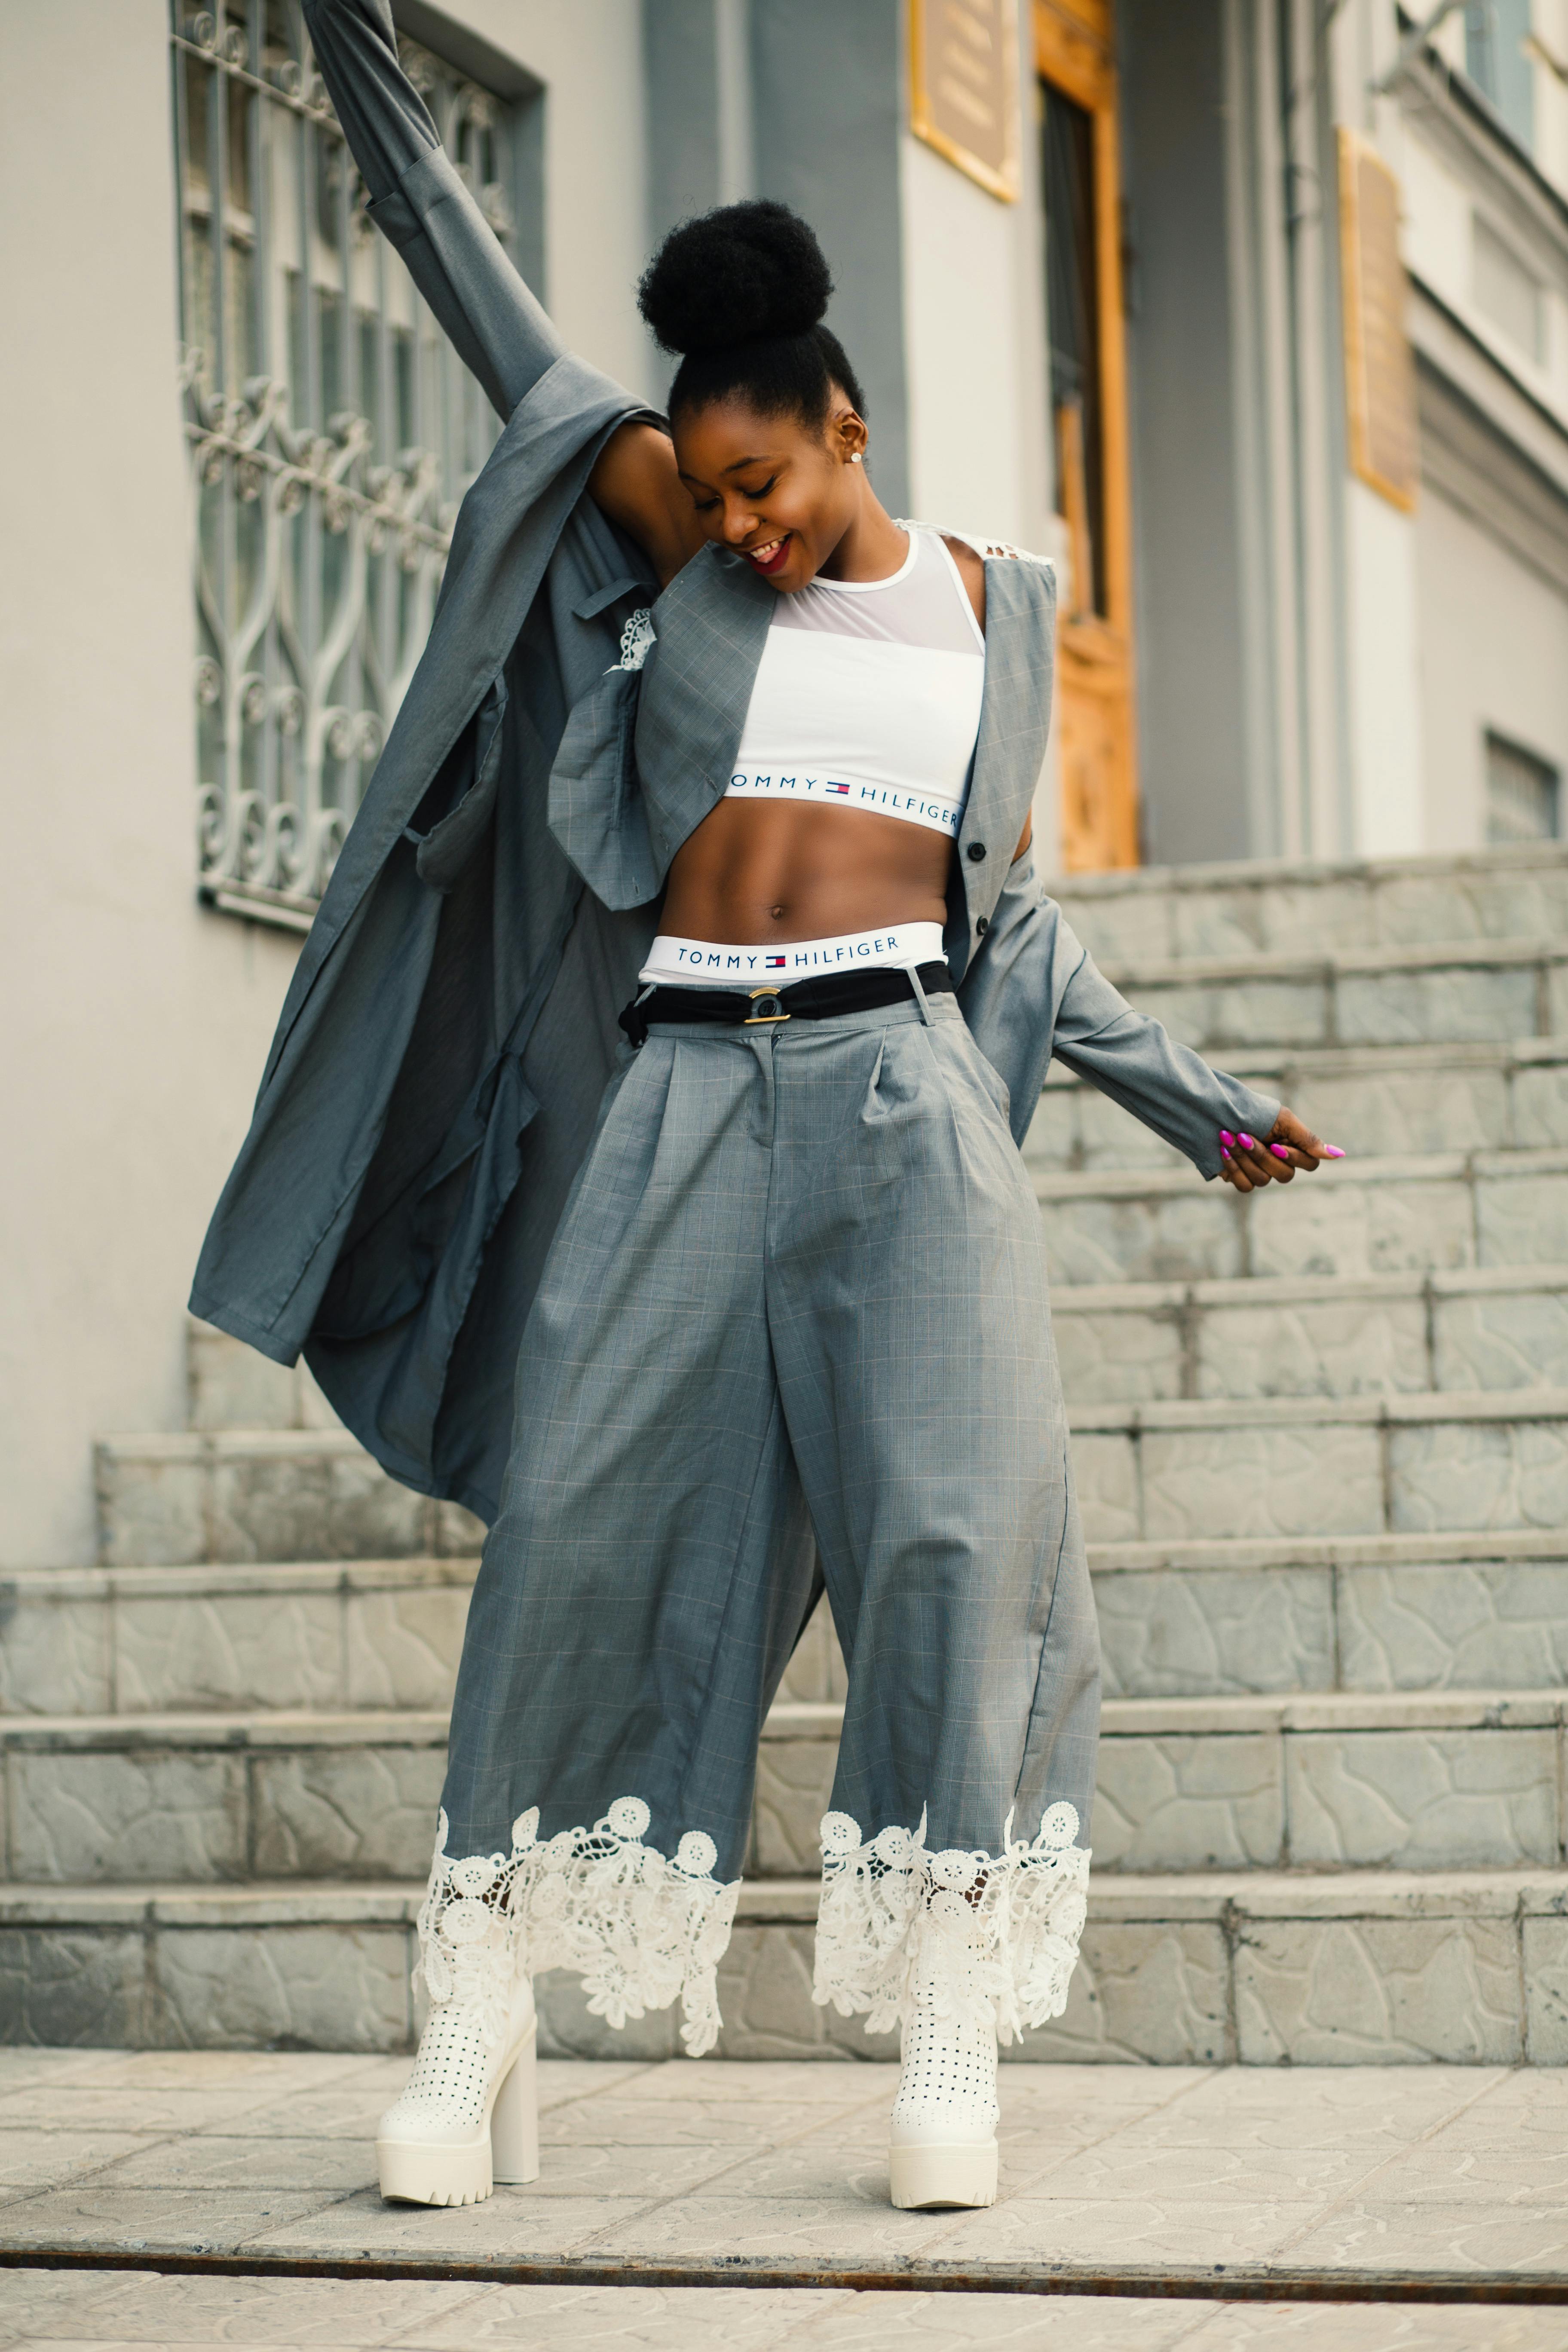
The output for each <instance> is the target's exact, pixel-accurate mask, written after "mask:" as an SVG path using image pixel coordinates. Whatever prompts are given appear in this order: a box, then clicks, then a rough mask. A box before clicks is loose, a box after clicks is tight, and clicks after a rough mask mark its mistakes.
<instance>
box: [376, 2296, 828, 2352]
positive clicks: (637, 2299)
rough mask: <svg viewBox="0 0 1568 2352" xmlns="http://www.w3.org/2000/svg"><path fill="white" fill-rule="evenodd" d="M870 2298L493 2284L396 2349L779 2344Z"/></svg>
mask: <svg viewBox="0 0 1568 2352" xmlns="http://www.w3.org/2000/svg"><path fill="white" fill-rule="evenodd" d="M861 2300H863V2298H862V2297H858V2296H856V2295H854V2294H850V2293H849V2292H848V2291H847V2290H846V2289H843V2288H814V2287H723V2286H718V2287H710V2286H694V2287H668V2286H666V2287H654V2286H612V2287H601V2286H494V2287H488V2288H486V2289H485V2290H484V2291H483V2292H482V2293H481V2294H479V2295H477V2296H476V2297H475V2299H474V2301H473V2302H471V2303H468V2304H465V2305H463V2307H462V2308H461V2309H460V2310H458V2311H454V2312H451V2313H449V2314H447V2315H446V2316H445V2317H444V2318H442V2319H439V2320H437V2321H435V2322H434V2323H426V2322H424V2321H420V2322H418V2323H416V2325H415V2326H412V2327H411V2328H409V2329H408V2330H407V2332H406V2333H405V2334H404V2335H402V2336H395V2337H394V2338H393V2342H394V2343H395V2345H396V2346H397V2347H398V2352H414V2347H420V2352H424V2347H430V2352H446V2347H449V2346H450V2347H464V2352H466V2347H468V2346H470V2345H476V2344H509V2345H523V2346H526V2347H528V2352H590V2347H594V2346H595V2345H606V2346H608V2345H615V2346H620V2347H628V2352H629V2347H637V2352H703V2347H717V2352H772V2347H773V2346H775V2345H779V2344H783V2343H784V2341H785V2339H786V2338H788V2340H789V2341H790V2343H791V2345H792V2346H793V2345H794V2344H795V2342H796V2341H797V2340H798V2338H799V2336H800V2334H801V2332H802V2331H803V2330H805V2329H806V2328H808V2327H809V2326H810V2324H811V2323H812V2321H813V2320H816V2319H818V2318H821V2317H822V2316H824V2315H826V2314H829V2313H832V2312H835V2311H837V2310H838V2309H840V2308H841V2307H842V2306H843V2305H846V2304H848V2303H854V2302H858V2301H861Z"/></svg>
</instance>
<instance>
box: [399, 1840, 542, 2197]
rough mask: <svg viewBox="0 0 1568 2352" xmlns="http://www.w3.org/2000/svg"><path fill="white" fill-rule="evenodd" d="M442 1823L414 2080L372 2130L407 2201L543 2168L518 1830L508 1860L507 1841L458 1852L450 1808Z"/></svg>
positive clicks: (423, 1925) (422, 1949)
mask: <svg viewBox="0 0 1568 2352" xmlns="http://www.w3.org/2000/svg"><path fill="white" fill-rule="evenodd" d="M530 1826H531V1825H530ZM440 1832H441V1834H440V1842H439V1843H438V1844H437V1849H436V1861H435V1864H434V1866H433V1868H432V1870H431V1873H430V1885H429V1891H428V1892H427V1894H426V1897H425V1901H424V1903H423V1904H422V1905H421V1906H420V1911H419V1923H418V1929H419V1965H418V1967H417V1969H416V1970H415V1974H414V1983H415V1989H416V1990H418V1988H419V1986H420V1984H421V1983H423V1985H424V1987H425V1990H426V1992H427V1993H428V1994H429V1996H430V2014H429V2017H428V2018H427V2020H426V2025H425V2031H424V2032H423V2033H422V2034H421V2035H420V2037H419V2053H418V2055H417V2057H416V2059H415V2061H414V2072H413V2073H412V2074H410V2076H409V2078H408V2086H407V2088H406V2089H405V2092H404V2094H403V2096H402V2097H401V2098H400V2099H396V2100H395V2101H394V2103H393V2105H391V2106H390V2107H388V2109H387V2111H386V2113H385V2114H384V2116H383V2117H382V2119H381V2122H380V2124H379V2126H377V2129H376V2135H375V2161H376V2168H377V2170H378V2172H379V2174H380V2177H381V2193H382V2195H383V2196H384V2197H385V2198H388V2199H391V2200H395V2201H396V2202H397V2203H399V2204H403V2205H477V2204H478V2203H479V2200H480V2199H481V2198H485V2197H488V2196H489V2194H490V2191H491V2190H492V2189H493V2188H494V2187H495V2183H496V2179H497V2177H498V2175H499V2177H500V2179H502V2180H535V2179H538V2177H539V2126H538V2123H537V2120H536V2117H535V2112H534V2069H533V2049H534V2041H535V2038H536V2035H537V2033H538V2019H537V2018H536V2016H535V2014H534V2007H533V1982H532V1979H531V1977H530V1975H529V1974H528V1972H527V1970H526V1969H525V1968H524V1967H523V1966H522V1958H523V1950H522V1943H521V1936H520V1933H519V1929H518V1925H517V1920H516V1917H515V1916H514V1912H513V1907H512V1896H513V1885H512V1882H513V1879H514V1878H515V1875H516V1868H515V1865H516V1862H517V1859H518V1849H517V1837H516V1831H515V1830H514V1833H513V1855H512V1863H511V1865H510V1866H509V1864H508V1862H507V1858H506V1857H505V1856H504V1855H503V1854H499V1853H497V1854H489V1855H485V1854H471V1855H468V1856H466V1857H465V1858H464V1859H463V1860H461V1861H459V1862H452V1861H451V1860H449V1859H448V1857H447V1816H446V1814H445V1813H442V1815H441V1816H440ZM498 2144H499V2152H500V2161H499V2162H498V2161H497V2151H498Z"/></svg>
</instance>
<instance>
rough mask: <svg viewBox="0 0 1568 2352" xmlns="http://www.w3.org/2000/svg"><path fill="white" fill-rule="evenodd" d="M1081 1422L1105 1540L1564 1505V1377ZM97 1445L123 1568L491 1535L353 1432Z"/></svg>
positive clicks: (112, 1539) (1212, 1405) (1511, 1518)
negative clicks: (384, 1468)
mask: <svg viewBox="0 0 1568 2352" xmlns="http://www.w3.org/2000/svg"><path fill="white" fill-rule="evenodd" d="M1070 1420H1071V1425H1072V1430H1073V1460H1074V1465H1075V1471H1076V1476H1077V1485H1078V1494H1079V1507H1080V1510H1081V1512H1082V1515H1083V1523H1084V1529H1085V1534H1086V1536H1087V1538H1088V1539H1089V1541H1091V1542H1097V1543H1114V1542H1121V1541H1124V1540H1128V1539H1136V1538H1176V1537H1183V1536H1210V1537H1218V1536H1244V1535H1260V1536H1263V1535H1280V1536H1298V1535H1309V1534H1315V1535H1374V1534H1380V1533H1384V1532H1386V1533H1391V1534H1392V1533H1399V1532H1402V1531H1406V1530H1408V1531H1415V1530H1418V1529H1431V1530H1436V1529H1459V1528H1531V1527H1547V1526H1560V1525H1562V1524H1563V1521H1564V1520H1565V1519H1568V1391H1564V1390H1562V1389H1556V1388H1552V1389H1548V1388H1535V1389H1521V1390H1503V1391H1495V1392H1489V1391H1473V1390H1472V1391H1454V1392H1451V1393H1448V1394H1439V1395H1404V1396H1401V1395H1393V1396H1381V1397H1379V1396H1370V1397H1368V1396H1348V1397H1321V1396H1307V1397H1283V1398H1237V1399H1231V1398H1212V1399H1194V1400H1192V1401H1173V1402H1158V1401H1153V1402H1146V1403H1143V1402H1109V1403H1108V1402H1094V1401H1088V1402H1084V1403H1082V1404H1077V1405H1074V1406H1073V1407H1072V1408H1071V1411H1070ZM97 1452H98V1479H99V1496H100V1508H101V1513H102V1529H103V1555H104V1559H105V1563H106V1565H110V1566H115V1567H119V1566H133V1565H136V1564H138V1563H139V1562H142V1561H151V1562H170V1563H174V1564H184V1563H187V1562H193V1561H196V1560H200V1559H203V1558H204V1547H205V1548H210V1549H207V1550H206V1554H205V1556H206V1557H208V1558H215V1557H216V1560H217V1561H219V1562H221V1563H225V1564H230V1563H232V1564H237V1563H239V1562H241V1561H244V1560H246V1559H252V1560H261V1559H301V1558H312V1557H313V1558H316V1559H322V1558H325V1559H333V1558H342V1557H343V1556H345V1555H348V1556H353V1549H354V1546H355V1544H356V1542H357V1545H358V1547H359V1549H360V1550H361V1551H362V1552H363V1556H364V1557H365V1558H367V1559H372V1558H379V1557H382V1556H384V1555H387V1554H390V1555H392V1556H394V1557H396V1556H397V1555H399V1554H403V1555H405V1556H407V1557H414V1556H416V1555H417V1554H420V1553H422V1552H427V1551H431V1550H440V1551H443V1552H446V1551H452V1552H455V1551H457V1550H458V1549H459V1547H463V1548H468V1549H477V1548H478V1546H479V1541H480V1540H481V1537H482V1530H481V1529H480V1528H479V1522H478V1521H477V1520H475V1519H471V1518H469V1517H468V1514H467V1513H466V1512H458V1511H457V1510H456V1508H455V1507H454V1506H452V1505H449V1504H441V1505H432V1504H430V1503H427V1502H425V1501H423V1500H422V1499H421V1498H420V1497H418V1496H413V1495H410V1494H408V1493H407V1491H406V1490H405V1488H403V1487H401V1486H395V1484H394V1483H393V1481H392V1480H391V1479H389V1478H387V1477H386V1476H385V1475H384V1474H383V1473H382V1472H381V1471H380V1470H379V1469H377V1468H376V1466H375V1465H374V1463H373V1462H371V1461H370V1459H369V1458H368V1456H367V1455H365V1454H363V1452H362V1451H361V1450H360V1448H359V1447H358V1445H357V1444H355V1442H354V1441H353V1439H352V1438H351V1437H349V1436H348V1435H347V1433H339V1432H337V1431H321V1432H310V1431H288V1432H285V1431H267V1432H260V1433H250V1432H237V1433H227V1434H222V1435H216V1436H194V1435H193V1436H174V1437H169V1436H153V1437H135V1438H130V1437H127V1438H115V1439H111V1440H105V1441H103V1442H102V1443H100V1445H99V1447H98V1449H97ZM345 1494H346V1495H347V1496H350V1497H351V1499H350V1500H349V1501H347V1502H342V1501H341V1500H340V1498H341V1497H342V1496H344V1495H345ZM432 1534H436V1535H438V1536H440V1535H445V1536H446V1537H447V1538H448V1540H447V1542H446V1543H445V1544H442V1545H436V1544H432V1542H431V1541H430V1538H431V1536H432ZM389 1537H390V1538H393V1540H391V1541H388V1540H386V1538H389ZM398 1538H402V1540H401V1541H399V1540H398Z"/></svg>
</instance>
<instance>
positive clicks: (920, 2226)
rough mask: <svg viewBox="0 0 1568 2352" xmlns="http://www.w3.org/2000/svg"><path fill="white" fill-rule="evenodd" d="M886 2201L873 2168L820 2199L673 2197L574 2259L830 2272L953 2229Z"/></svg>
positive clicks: (907, 2249) (905, 2250) (599, 2236)
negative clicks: (750, 2263) (786, 2266)
mask: <svg viewBox="0 0 1568 2352" xmlns="http://www.w3.org/2000/svg"><path fill="white" fill-rule="evenodd" d="M524 2194H526V2191H525V2192H524ZM886 2199H887V2173H886V2170H885V2168H883V2169H881V2170H880V2174H879V2172H878V2170H877V2169H875V2168H870V2167H868V2168H867V2169H866V2170H865V2171H864V2172H862V2173H855V2172H849V2173H847V2174H846V2175H843V2176H841V2178H840V2179H839V2180H838V2181H837V2183H836V2184H835V2189H834V2191H833V2192H832V2193H829V2194H824V2195H820V2196H811V2195H799V2196H778V2197H735V2196H730V2195H727V2194H720V2195H714V2196H701V2195H699V2196H695V2197H672V2198H670V2199H668V2200H667V2201H666V2202H665V2203H663V2204H660V2205H653V2206H647V2207H645V2208H644V2209H643V2210H642V2211H641V2212H640V2213H633V2214H628V2215H627V2216H626V2219H625V2220H624V2221H614V2222H610V2223H607V2224H606V2225H605V2227H604V2228H602V2229H601V2230H600V2231H597V2232H596V2233H595V2236H594V2237H593V2238H592V2239H591V2240H590V2241H588V2242H586V2243H584V2244H582V2245H579V2246H577V2247H576V2248H575V2250H574V2251H575V2252H577V2253H578V2254H580V2255H592V2256H595V2257H613V2256H615V2255H624V2256H626V2257H627V2258H630V2259H636V2260H638V2261H643V2262H713V2261H720V2260H725V2261H731V2262H733V2261H736V2260H738V2259H745V2258H747V2257H750V2258H752V2259H753V2260H756V2259H763V2260H766V2259H770V2258H771V2259H773V2260H776V2261H779V2262H788V2263H802V2264H805V2263H813V2264H817V2265H820V2266H823V2267H826V2266H828V2265H831V2264H832V2263H877V2262H884V2261H889V2260H892V2259H895V2258H897V2257H900V2256H903V2255H909V2254H912V2253H915V2252H919V2251H920V2250H921V2248H922V2247H923V2246H926V2245H928V2244H929V2243H930V2242H931V2241H932V2240H933V2239H935V2238H937V2237H939V2236H942V2235H944V2234H945V2232H946V2230H947V2229H948V2227H949V2226H950V2225H951V2221H952V2217H951V2215H946V2214H937V2213H896V2212H895V2211H894V2210H893V2209H892V2207H891V2206H890V2205H889V2204H888V2203H887V2201H886ZM944 2252H945V2249H944Z"/></svg>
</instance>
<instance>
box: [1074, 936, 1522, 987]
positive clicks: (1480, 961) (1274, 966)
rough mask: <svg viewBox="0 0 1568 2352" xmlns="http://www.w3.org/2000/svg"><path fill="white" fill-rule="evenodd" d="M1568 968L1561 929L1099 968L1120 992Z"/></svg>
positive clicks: (1132, 961) (1108, 962)
mask: <svg viewBox="0 0 1568 2352" xmlns="http://www.w3.org/2000/svg"><path fill="white" fill-rule="evenodd" d="M1562 963H1568V939H1564V938H1563V936H1562V934H1561V933H1560V932H1559V933H1555V934H1552V933H1545V934H1542V935H1539V936H1537V937H1535V938H1527V939H1522V940H1517V939H1507V940H1505V939H1477V938H1475V936H1474V935H1473V934H1472V935H1470V936H1468V937H1466V938H1464V939H1458V940H1415V941H1414V942H1410V943H1404V944H1400V945H1397V946H1388V947H1371V948H1331V949H1329V950H1326V951H1320V952H1317V953H1308V952H1306V951H1305V950H1301V949H1300V948H1260V949H1259V950H1258V953H1257V954H1256V955H1240V956H1150V957H1147V958H1138V957H1127V956H1119V957H1114V958H1112V957H1107V958H1106V959H1105V960H1104V961H1103V962H1102V963H1101V965H1100V970H1101V971H1103V972H1104V974H1105V977H1106V979H1107V980H1109V981H1110V982H1111V984H1112V986H1113V987H1116V988H1121V989H1138V988H1203V987H1221V988H1223V987H1226V986H1228V985H1232V984H1240V985H1242V986H1244V987H1249V988H1250V987H1255V986H1257V985H1258V982H1269V981H1307V982H1313V981H1316V982H1321V984H1322V985H1324V986H1326V987H1333V986H1334V985H1335V984H1336V983H1337V982H1340V981H1343V980H1381V979H1385V978H1391V977H1394V976H1396V975H1399V974H1403V973H1408V972H1426V971H1531V970H1534V969H1538V968H1540V967H1542V966H1544V965H1552V964H1562Z"/></svg>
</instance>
